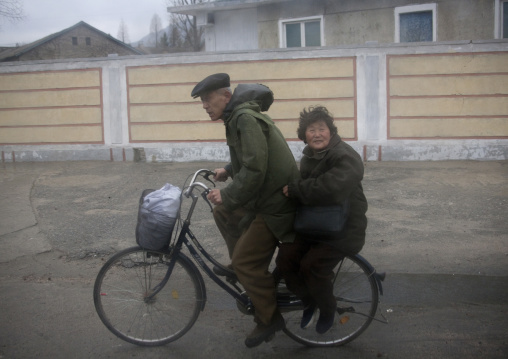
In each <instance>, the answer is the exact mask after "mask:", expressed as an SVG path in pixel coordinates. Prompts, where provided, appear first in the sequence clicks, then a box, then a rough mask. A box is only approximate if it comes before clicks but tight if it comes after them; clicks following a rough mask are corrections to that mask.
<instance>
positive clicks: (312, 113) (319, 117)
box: [296, 106, 337, 143]
mask: <svg viewBox="0 0 508 359" xmlns="http://www.w3.org/2000/svg"><path fill="white" fill-rule="evenodd" d="M317 121H324V122H325V123H326V125H327V126H328V128H329V129H330V135H331V136H333V135H335V134H337V127H335V125H334V123H333V117H332V114H331V113H329V112H328V110H327V109H326V107H324V106H310V107H309V109H308V110H307V109H305V108H304V109H303V111H302V112H300V122H299V124H298V129H297V130H296V133H297V134H298V138H299V139H300V140H302V141H303V142H304V143H307V141H306V138H305V131H307V127H309V126H310V125H312V124H313V123H314V122H317Z"/></svg>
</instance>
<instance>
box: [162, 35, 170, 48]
mask: <svg viewBox="0 0 508 359" xmlns="http://www.w3.org/2000/svg"><path fill="white" fill-rule="evenodd" d="M160 47H162V48H164V49H167V48H168V47H169V40H168V34H166V32H165V31H164V33H163V34H162V36H161V44H160Z"/></svg>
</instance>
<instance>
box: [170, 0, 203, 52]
mask: <svg viewBox="0 0 508 359" xmlns="http://www.w3.org/2000/svg"><path fill="white" fill-rule="evenodd" d="M209 1H211V0H166V4H167V6H186V5H196V4H201V3H205V2H209ZM169 16H170V22H171V23H173V24H174V26H176V27H177V28H178V31H179V32H180V34H181V36H182V38H183V40H184V44H183V45H184V46H188V47H191V48H192V49H193V50H194V51H201V49H202V48H203V33H204V29H203V28H202V27H198V25H197V19H196V17H195V16H191V15H185V14H175V13H172V14H170V15H169ZM170 38H171V35H170Z"/></svg>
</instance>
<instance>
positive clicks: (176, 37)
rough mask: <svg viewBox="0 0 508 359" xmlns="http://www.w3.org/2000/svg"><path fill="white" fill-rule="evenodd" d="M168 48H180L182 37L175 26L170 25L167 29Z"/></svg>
mask: <svg viewBox="0 0 508 359" xmlns="http://www.w3.org/2000/svg"><path fill="white" fill-rule="evenodd" d="M169 31H170V32H169V40H168V41H169V46H171V47H173V48H175V49H179V48H181V47H182V36H181V34H180V31H179V30H178V27H176V26H175V25H170V29H169Z"/></svg>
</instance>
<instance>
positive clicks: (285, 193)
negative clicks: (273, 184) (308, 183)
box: [282, 185, 289, 197]
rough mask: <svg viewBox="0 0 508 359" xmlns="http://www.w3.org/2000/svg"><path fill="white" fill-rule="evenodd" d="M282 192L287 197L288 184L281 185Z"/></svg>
mask: <svg viewBox="0 0 508 359" xmlns="http://www.w3.org/2000/svg"><path fill="white" fill-rule="evenodd" d="M282 193H284V195H285V196H286V197H289V186H288V185H285V186H284V187H282Z"/></svg>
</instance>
